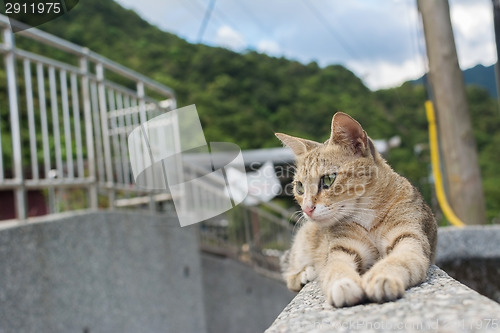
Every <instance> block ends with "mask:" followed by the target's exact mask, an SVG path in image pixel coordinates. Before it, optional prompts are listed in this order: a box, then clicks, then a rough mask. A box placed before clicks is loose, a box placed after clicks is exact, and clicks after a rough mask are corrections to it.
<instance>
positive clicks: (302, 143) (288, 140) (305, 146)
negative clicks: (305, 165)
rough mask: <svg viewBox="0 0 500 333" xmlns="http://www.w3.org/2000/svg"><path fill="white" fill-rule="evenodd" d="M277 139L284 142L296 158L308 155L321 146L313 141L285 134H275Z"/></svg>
mask: <svg viewBox="0 0 500 333" xmlns="http://www.w3.org/2000/svg"><path fill="white" fill-rule="evenodd" d="M275 135H276V137H277V138H278V139H280V140H281V142H283V144H284V145H285V146H287V147H288V148H290V149H291V150H292V151H293V152H294V153H295V155H296V156H299V155H302V154H304V153H307V152H308V151H310V150H311V149H313V148H316V147H318V146H320V145H321V144H320V143H318V142H314V141H311V140H306V139H301V138H296V137H294V136H290V135H286V134H283V133H275Z"/></svg>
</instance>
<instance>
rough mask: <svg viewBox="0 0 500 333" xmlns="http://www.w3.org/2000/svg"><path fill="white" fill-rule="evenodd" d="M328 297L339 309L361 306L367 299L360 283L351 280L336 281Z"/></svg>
mask: <svg viewBox="0 0 500 333" xmlns="http://www.w3.org/2000/svg"><path fill="white" fill-rule="evenodd" d="M327 295H328V302H329V303H330V304H332V305H333V306H335V307H337V308H340V307H343V306H352V305H356V304H359V303H361V302H362V301H363V299H364V297H365V293H364V291H363V288H362V287H361V284H360V281H355V280H353V279H351V278H341V279H339V280H336V281H334V282H333V283H332V285H331V287H330V290H329V291H328V293H327Z"/></svg>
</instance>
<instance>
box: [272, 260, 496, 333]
mask: <svg viewBox="0 0 500 333" xmlns="http://www.w3.org/2000/svg"><path fill="white" fill-rule="evenodd" d="M499 331H500V305H499V304H498V303H496V302H494V301H492V300H490V299H488V298H486V297H484V296H481V295H480V294H478V293H477V292H475V291H473V290H472V289H470V288H468V287H466V286H464V285H463V284H461V283H459V282H458V281H456V280H454V279H452V278H451V277H450V276H448V275H447V274H446V273H445V272H444V271H442V270H441V269H439V268H438V267H436V266H432V267H431V268H430V270H429V273H428V276H427V279H426V281H425V282H423V283H422V284H421V285H419V286H417V287H414V288H411V289H409V290H407V291H406V292H405V294H404V297H403V298H402V299H399V300H397V301H395V302H388V303H384V304H373V303H371V304H363V305H358V306H354V307H348V308H340V309H335V308H333V307H332V306H330V305H328V304H327V303H326V302H325V298H324V296H323V293H322V291H321V290H320V288H319V285H318V284H317V283H316V282H310V283H308V284H307V285H306V286H305V287H304V288H303V289H302V290H301V291H300V292H299V294H298V295H297V296H296V297H295V298H294V300H293V301H292V302H291V303H290V304H288V306H287V307H286V308H285V309H284V310H283V312H282V313H281V314H280V315H279V316H278V318H277V319H276V320H275V322H274V323H273V324H272V325H271V327H269V329H268V330H266V333H277V332H294V333H301V332H304V333H305V332H308V333H323V332H499Z"/></svg>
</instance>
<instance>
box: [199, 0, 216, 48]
mask: <svg viewBox="0 0 500 333" xmlns="http://www.w3.org/2000/svg"><path fill="white" fill-rule="evenodd" d="M214 6H215V0H210V2H209V3H208V7H207V10H206V12H205V16H204V17H203V21H202V22H201V26H200V30H199V32H198V43H201V40H202V38H203V34H204V33H205V29H206V28H207V25H208V21H209V20H210V14H211V13H212V11H213V9H214Z"/></svg>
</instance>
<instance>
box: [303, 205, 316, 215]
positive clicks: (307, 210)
mask: <svg viewBox="0 0 500 333" xmlns="http://www.w3.org/2000/svg"><path fill="white" fill-rule="evenodd" d="M315 209H316V206H306V207H304V208H303V209H302V210H303V211H304V213H306V215H307V216H309V217H311V216H312V214H313V212H314V210H315Z"/></svg>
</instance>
